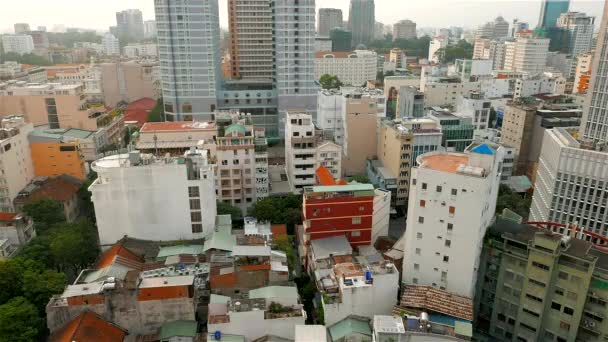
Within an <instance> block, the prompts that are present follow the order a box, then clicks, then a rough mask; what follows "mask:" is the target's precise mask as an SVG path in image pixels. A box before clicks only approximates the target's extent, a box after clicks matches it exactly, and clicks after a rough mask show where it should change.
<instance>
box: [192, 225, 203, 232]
mask: <svg viewBox="0 0 608 342" xmlns="http://www.w3.org/2000/svg"><path fill="white" fill-rule="evenodd" d="M192 232H193V233H202V232H203V225H202V224H200V223H193V224H192Z"/></svg>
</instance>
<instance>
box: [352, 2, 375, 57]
mask: <svg viewBox="0 0 608 342" xmlns="http://www.w3.org/2000/svg"><path fill="white" fill-rule="evenodd" d="M375 8H376V6H375V4H374V0H350V10H349V12H348V13H349V14H348V29H349V30H350V31H351V32H352V33H353V41H352V46H353V47H356V46H357V45H359V44H364V45H367V44H368V43H369V42H371V41H372V39H373V38H374V26H375V23H376V19H375V18H376V17H375Z"/></svg>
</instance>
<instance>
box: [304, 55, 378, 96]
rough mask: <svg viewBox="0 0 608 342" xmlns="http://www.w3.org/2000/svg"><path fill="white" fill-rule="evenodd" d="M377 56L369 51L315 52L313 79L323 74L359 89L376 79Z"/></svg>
mask: <svg viewBox="0 0 608 342" xmlns="http://www.w3.org/2000/svg"><path fill="white" fill-rule="evenodd" d="M377 65H378V56H377V55H376V53H375V52H373V51H369V50H356V51H354V52H352V53H349V52H317V53H316V54H315V78H316V79H317V80H318V79H320V78H321V76H323V75H325V74H329V75H334V76H337V77H338V79H339V80H340V81H341V82H342V83H344V84H345V85H348V86H355V87H360V86H363V85H365V84H366V82H367V81H370V80H375V79H376V71H377Z"/></svg>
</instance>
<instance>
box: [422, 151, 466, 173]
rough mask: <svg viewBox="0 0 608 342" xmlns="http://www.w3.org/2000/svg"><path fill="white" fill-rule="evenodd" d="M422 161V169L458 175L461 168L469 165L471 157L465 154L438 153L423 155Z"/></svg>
mask: <svg viewBox="0 0 608 342" xmlns="http://www.w3.org/2000/svg"><path fill="white" fill-rule="evenodd" d="M420 160H421V161H422V164H421V165H420V167H421V168H427V169H431V170H436V171H441V172H447V173H458V169H459V167H460V166H462V165H467V164H468V163H469V156H468V155H466V154H463V153H436V154H429V155H422V156H421V157H420Z"/></svg>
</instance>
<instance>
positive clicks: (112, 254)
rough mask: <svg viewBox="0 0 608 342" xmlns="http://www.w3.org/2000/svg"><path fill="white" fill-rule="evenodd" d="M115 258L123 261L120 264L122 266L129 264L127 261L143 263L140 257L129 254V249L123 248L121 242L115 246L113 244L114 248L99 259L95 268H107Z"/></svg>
mask: <svg viewBox="0 0 608 342" xmlns="http://www.w3.org/2000/svg"><path fill="white" fill-rule="evenodd" d="M117 257H120V259H122V260H123V261H122V262H121V263H123V264H125V263H129V261H133V262H135V263H136V264H137V263H139V264H141V263H143V262H144V259H143V258H142V257H141V256H139V255H137V254H135V253H133V252H131V251H130V250H129V249H127V248H126V247H124V246H123V245H122V242H117V243H116V244H114V246H112V248H110V249H108V250H107V251H105V252H104V253H103V254H102V255H101V256H100V257H99V259H98V260H97V263H96V264H95V266H96V267H97V268H98V269H101V268H105V267H108V266H110V265H112V263H114V260H115V259H116V258H117ZM139 266H141V265H139Z"/></svg>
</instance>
